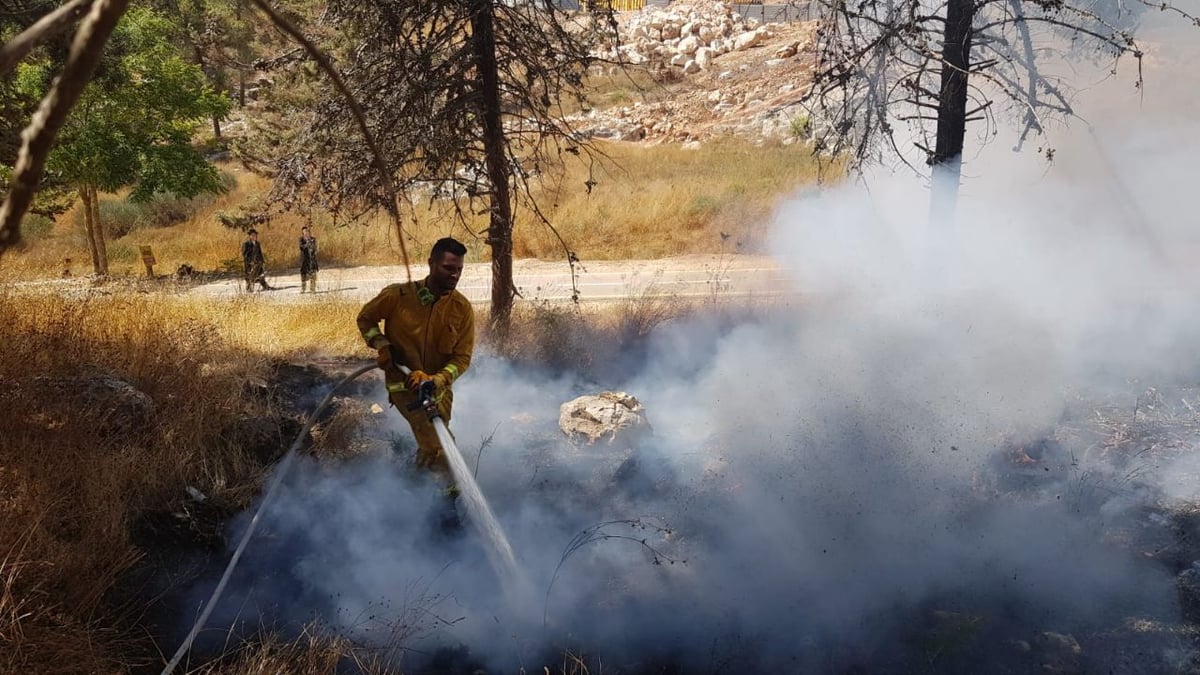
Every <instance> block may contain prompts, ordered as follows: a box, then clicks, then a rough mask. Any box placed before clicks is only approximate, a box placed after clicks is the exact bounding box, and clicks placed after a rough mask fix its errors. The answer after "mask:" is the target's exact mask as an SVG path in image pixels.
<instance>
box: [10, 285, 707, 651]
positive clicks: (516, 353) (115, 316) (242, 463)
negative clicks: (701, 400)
mask: <svg viewBox="0 0 1200 675" xmlns="http://www.w3.org/2000/svg"><path fill="white" fill-rule="evenodd" d="M358 309H359V304H358V303H347V302H337V301H334V300H329V301H317V302H311V303H303V304H270V305H268V304H266V303H263V302H260V301H256V299H255V298H235V299H231V300H215V299H204V298H194V297H190V296H177V295H167V294H162V293H142V292H137V290H136V289H124V290H123V289H122V288H121V287H120V286H114V285H109V286H106V287H102V288H100V289H92V290H89V289H87V288H85V287H83V286H82V285H71V286H66V285H64V286H62V287H60V288H58V290H54V291H50V290H42V291H16V290H11V289H10V290H7V291H3V290H0V315H3V316H5V317H6V321H5V322H4V323H3V324H0V344H4V345H5V349H4V350H3V351H2V352H0V383H3V386H0V406H3V408H4V410H5V415H0V439H2V440H0V672H39V673H75V672H78V673H110V672H111V673H115V672H123V671H126V670H128V669H129V668H131V667H140V666H142V665H145V664H146V663H147V659H148V658H150V657H147V656H146V655H147V654H154V653H156V652H155V649H154V648H153V647H152V646H151V645H149V644H148V643H147V638H146V634H145V631H144V630H142V629H141V628H140V627H139V626H138V625H137V623H136V618H135V617H136V616H137V615H138V614H139V613H140V611H141V609H142V608H141V607H138V606H129V605H124V606H121V605H114V604H113V602H112V601H111V600H110V599H107V598H110V597H111V592H112V591H113V589H114V587H115V585H116V584H117V582H118V580H119V579H120V578H121V576H122V575H123V574H124V573H125V572H126V571H127V570H129V568H130V566H131V565H133V564H134V563H135V562H136V561H137V560H138V558H139V557H140V556H141V555H142V554H143V551H141V550H140V549H139V548H138V547H137V545H135V543H134V541H133V538H132V534H131V526H132V525H133V524H134V523H136V522H138V520H139V517H140V516H141V515H142V514H144V513H147V512H163V511H166V510H172V509H175V508H177V507H178V505H179V504H180V503H181V502H183V500H185V494H186V492H185V487H187V486H194V487H196V488H199V489H200V490H201V491H202V492H204V493H206V494H207V495H209V498H210V501H211V502H215V503H221V504H225V505H226V506H227V507H228V508H230V509H234V508H240V507H243V506H245V505H246V504H247V503H248V502H249V501H250V499H252V497H253V495H254V492H255V490H256V486H257V485H258V484H259V481H260V480H261V478H262V475H263V471H264V467H262V466H261V465H259V464H258V463H257V462H256V461H255V460H253V459H252V458H251V457H248V456H247V455H245V454H244V453H243V452H241V450H240V448H237V447H231V446H230V444H229V443H228V442H227V441H225V440H223V439H221V438H220V435H219V434H217V433H215V432H216V430H219V429H221V428H223V427H224V426H225V425H226V424H227V423H228V422H230V421H231V420H233V419H235V418H236V417H238V416H240V415H243V414H254V413H255V412H256V411H257V412H264V409H263V406H265V405H268V404H266V403H264V402H262V401H260V400H258V399H256V398H255V397H254V396H253V395H251V394H248V393H246V392H247V388H246V383H247V382H248V381H251V380H254V379H258V378H262V377H267V376H269V373H270V370H271V367H272V364H273V363H274V362H277V361H279V360H285V359H296V360H307V359H309V358H312V357H318V356H326V357H354V358H362V359H363V360H364V361H365V360H367V359H370V358H371V357H372V356H373V355H372V354H371V353H370V352H369V350H367V349H366V348H365V347H364V346H363V345H362V343H361V339H360V338H359V336H358V335H357V333H356V331H355V329H354V316H355V315H356V313H357V311H358ZM691 309H692V308H690V307H688V306H685V305H682V304H679V303H677V302H674V301H671V300H663V299H651V298H631V299H630V301H629V302H627V303H622V304H617V305H614V306H611V307H608V308H607V309H599V310H598V309H589V310H587V311H584V310H581V309H579V308H576V307H571V306H567V307H554V306H545V305H534V304H529V303H522V304H521V305H520V306H519V308H518V311H517V312H516V314H515V317H514V321H515V323H516V325H515V327H514V330H513V331H512V333H511V335H513V336H516V337H515V339H514V340H513V341H511V342H510V343H509V344H508V345H506V346H505V348H504V349H503V350H502V351H503V353H504V354H506V355H507V356H509V357H510V358H513V359H514V360H517V361H518V362H532V363H539V364H543V365H547V366H551V367H572V368H579V369H582V370H586V369H587V368H588V367H589V365H602V364H604V363H606V362H607V359H610V358H612V357H613V356H614V355H615V354H616V353H617V352H618V351H619V350H620V349H621V348H622V344H623V342H624V341H626V340H628V339H634V338H637V337H638V336H644V335H645V334H646V333H648V331H649V330H650V329H651V328H653V327H654V326H656V325H658V324H660V323H662V322H664V321H669V320H672V319H673V318H674V317H676V316H679V315H680V314H683V313H686V312H688V311H691ZM483 318H484V317H483V316H482V315H481V316H480V317H479V319H480V325H481V326H484V328H483V333H482V335H481V342H483V343H485V344H486V343H487V342H488V340H489V337H490V336H489V335H488V334H487V332H486V326H485V322H484V321H483ZM493 349H495V346H493ZM98 373H104V374H108V375H111V376H114V377H116V378H119V379H121V380H123V381H125V382H128V383H130V384H131V385H132V386H134V387H135V388H136V389H138V390H139V391H141V392H144V393H145V394H146V395H148V396H149V397H150V398H151V399H152V400H153V401H154V404H155V406H156V409H157V412H156V414H155V415H154V418H153V420H152V422H150V423H149V424H147V425H146V428H144V429H141V430H133V431H130V432H126V433H120V434H111V433H109V434H105V433H99V432H98V431H97V423H98V422H104V421H105V420H104V419H103V418H102V417H97V414H98V413H97V412H96V410H90V409H88V408H87V407H86V406H80V407H75V408H68V409H66V410H60V411H59V412H61V413H63V414H58V415H57V416H56V414H55V412H54V408H55V407H56V405H55V404H54V403H53V401H58V400H62V401H75V402H76V403H78V401H79V400H80V399H79V398H78V396H76V395H73V394H72V392H70V391H69V389H70V388H71V387H72V386H74V385H75V383H77V382H81V381H82V380H83V377H82V376H84V375H89V376H90V375H94V374H98ZM48 402H50V403H49V404H48ZM58 407H59V408H61V405H60V406H58ZM265 412H269V411H265ZM173 647H174V645H160V646H159V649H160V650H166V651H169V650H170V649H172V648H173ZM231 648H233V649H237V650H238V651H237V652H236V653H231V654H229V655H227V658H223V659H221V660H220V662H219V663H218V664H213V669H212V670H211V671H208V672H249V671H254V672H283V671H285V670H286V671H287V672H299V673H309V672H312V673H317V672H332V671H331V670H327V668H329V667H330V666H329V664H330V663H334V662H335V661H336V658H335V657H336V655H338V654H341V657H340V658H342V659H343V660H342V661H341V662H342V663H345V661H344V659H345V658H346V656H347V654H348V653H349V652H347V650H348V649H350V646H348V645H346V644H344V643H342V642H339V641H337V640H332V641H330V640H327V639H324V638H322V639H314V638H313V636H312V635H309V636H307V637H305V636H302V637H301V638H300V640H298V641H296V642H294V643H286V642H280V641H279V640H277V639H274V638H270V637H269V636H268V637H265V638H264V640H263V642H262V643H261V644H259V645H257V646H254V645H250V646H246V647H239V646H238V645H231ZM330 659H334V660H333V661H331V660H330ZM151 660H152V659H151ZM364 665H367V664H364Z"/></svg>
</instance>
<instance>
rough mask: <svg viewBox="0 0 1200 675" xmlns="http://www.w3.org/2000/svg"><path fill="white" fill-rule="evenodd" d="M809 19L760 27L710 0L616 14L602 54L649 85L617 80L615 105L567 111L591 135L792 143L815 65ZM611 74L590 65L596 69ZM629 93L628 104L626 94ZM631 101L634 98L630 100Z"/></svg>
mask: <svg viewBox="0 0 1200 675" xmlns="http://www.w3.org/2000/svg"><path fill="white" fill-rule="evenodd" d="M816 28H817V22H816V21H784V22H782V23H762V22H759V21H758V20H756V19H754V18H746V17H743V16H742V15H741V14H739V13H738V12H737V11H735V10H734V9H733V7H732V6H731V5H728V4H725V3H723V2H717V1H716V0H674V1H673V2H671V4H670V5H669V6H668V7H666V8H663V7H646V8H645V9H642V10H639V11H636V12H627V13H622V15H621V17H620V19H619V24H618V29H619V32H620V39H619V40H617V41H616V42H615V43H614V45H613V46H612V47H610V48H609V49H608V51H607V52H605V53H602V54H599V56H601V57H602V58H604V59H608V60H610V61H619V62H622V63H624V64H632V65H633V67H634V68H636V69H642V70H646V71H649V72H651V73H652V74H653V77H654V80H655V84H654V85H653V86H648V87H645V88H638V87H636V86H635V87H634V91H633V92H632V93H631V92H629V91H628V89H627V88H626V87H624V85H621V84H617V85H615V87H616V88H617V89H618V91H615V92H613V94H614V99H619V100H620V103H619V104H618V105H616V106H611V107H605V106H603V105H598V106H597V107H595V108H589V109H585V110H584V111H582V112H580V113H578V114H577V115H575V116H573V118H572V120H571V121H572V123H573V124H574V125H575V126H576V128H577V129H578V130H579V131H580V132H581V133H584V134H586V135H588V136H590V137H592V138H600V139H605V140H613V141H625V142H650V143H657V142H664V141H665V142H675V143H683V144H685V147H695V146H696V145H697V144H699V143H700V142H701V141H702V140H705V139H710V138H714V137H723V136H729V135H733V136H740V137H746V138H752V139H767V138H775V139H781V140H782V142H784V143H792V142H796V141H798V140H801V138H803V137H806V136H807V134H808V131H809V128H808V127H807V125H806V124H805V119H804V117H805V116H804V112H803V110H801V109H800V108H799V107H798V105H797V104H798V102H799V101H800V100H801V99H802V98H803V96H804V94H805V91H806V90H807V85H808V83H809V82H810V81H811V77H812V70H813V67H814V65H815V57H814V51H813V50H814V40H815V37H816ZM606 72H607V74H609V75H613V74H615V73H616V72H617V71H616V69H614V68H610V69H609V70H607V71H606V70H605V69H604V68H599V67H598V68H597V70H596V72H595V74H596V75H604V74H605V73H606ZM631 99H632V100H631ZM639 99H640V100H639Z"/></svg>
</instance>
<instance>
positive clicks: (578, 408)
mask: <svg viewBox="0 0 1200 675" xmlns="http://www.w3.org/2000/svg"><path fill="white" fill-rule="evenodd" d="M558 427H559V429H561V430H562V432H563V433H564V434H566V435H567V437H568V438H570V439H571V440H572V441H573V442H576V443H586V444H587V445H592V444H594V443H596V442H597V441H601V440H603V441H606V442H607V443H609V444H612V443H617V442H621V443H625V442H632V441H634V440H636V439H637V438H639V437H641V436H644V435H647V434H649V433H651V427H650V422H649V421H648V420H647V418H646V409H645V407H643V406H642V404H641V402H640V401H638V400H637V398H636V397H634V396H632V395H630V394H628V393H626V392H623V391H604V392H600V393H599V394H589V395H586V396H580V397H578V398H576V399H573V400H570V401H567V402H566V403H563V404H562V405H561V406H560V407H559V412H558Z"/></svg>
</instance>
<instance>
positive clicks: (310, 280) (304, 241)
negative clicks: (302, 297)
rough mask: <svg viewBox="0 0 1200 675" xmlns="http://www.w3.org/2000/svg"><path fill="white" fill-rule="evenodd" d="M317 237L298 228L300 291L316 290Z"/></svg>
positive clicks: (304, 228) (313, 291)
mask: <svg viewBox="0 0 1200 675" xmlns="http://www.w3.org/2000/svg"><path fill="white" fill-rule="evenodd" d="M318 269H319V267H318V266H317V238H316V237H314V236H312V235H310V234H309V233H308V228H307V227H302V228H300V292H301V293H303V292H304V291H309V292H312V293H316V292H317V270H318Z"/></svg>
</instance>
